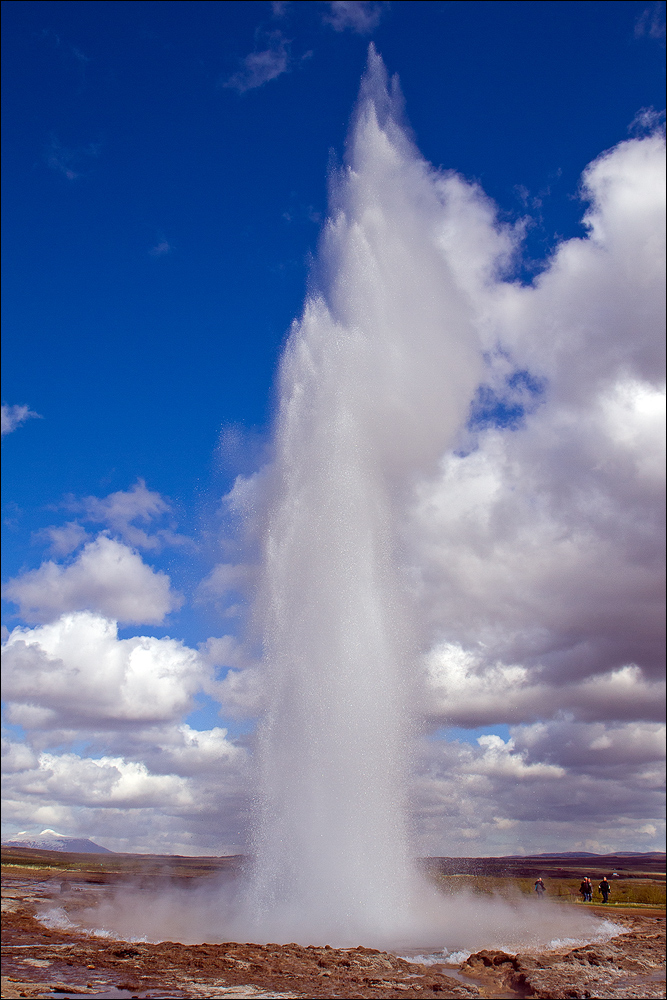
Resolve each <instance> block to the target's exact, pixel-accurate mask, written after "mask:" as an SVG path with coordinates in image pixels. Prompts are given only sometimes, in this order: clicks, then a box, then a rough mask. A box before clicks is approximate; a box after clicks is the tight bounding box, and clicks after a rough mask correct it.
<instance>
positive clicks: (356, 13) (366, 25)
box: [323, 0, 383, 35]
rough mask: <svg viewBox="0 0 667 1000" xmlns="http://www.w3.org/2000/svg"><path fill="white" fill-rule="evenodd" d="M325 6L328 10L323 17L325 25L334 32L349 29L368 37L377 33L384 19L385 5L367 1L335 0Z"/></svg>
mask: <svg viewBox="0 0 667 1000" xmlns="http://www.w3.org/2000/svg"><path fill="white" fill-rule="evenodd" d="M325 6H326V7H327V8H328V10H327V11H326V13H325V14H324V16H323V20H324V23H325V24H328V25H330V26H331V27H332V28H333V29H334V31H345V30H346V28H349V29H350V30H351V31H355V32H356V33H357V34H359V35H368V34H370V33H371V32H372V31H375V29H376V28H377V26H378V24H379V23H380V18H381V17H382V8H383V4H381V3H373V2H367V0H356V2H355V0H333V2H331V3H327V4H325Z"/></svg>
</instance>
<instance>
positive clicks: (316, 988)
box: [2, 869, 665, 1000]
mask: <svg viewBox="0 0 667 1000" xmlns="http://www.w3.org/2000/svg"><path fill="white" fill-rule="evenodd" d="M70 888H71V887H70V886H69V885H65V886H64V887H63V883H62V882H61V875H60V874H57V873H56V872H53V873H52V872H49V871H46V870H41V871H33V872H30V873H27V872H25V871H20V870H16V869H15V870H14V872H12V870H11V869H10V870H9V874H8V875H6V876H3V956H4V957H3V974H4V975H3V983H2V996H3V997H7V998H12V997H40V996H59V997H74V996H77V995H97V996H98V997H101V996H105V995H107V996H116V997H132V996H150V997H163V998H171V997H173V998H177V997H197V998H205V997H236V998H251V997H252V998H254V1000H261V998H264V997H266V998H278V997H313V998H315V997H331V998H333V997H341V998H344V997H359V998H366V997H383V998H392V997H403V998H407V997H410V996H414V997H417V996H418V997H422V998H428V997H438V998H446V997H486V998H503V997H545V998H546V997H551V998H554V1000H556V998H561V997H573V998H574V997H582V998H583V997H599V998H625V997H664V996H665V971H664V970H665V964H664V959H665V954H664V942H665V917H664V911H662V912H661V911H659V910H648V909H645V910H641V911H639V910H636V911H627V912H624V913H621V912H619V911H618V910H615V911H614V921H615V922H616V923H618V924H621V925H623V927H624V928H625V929H626V931H627V933H625V934H620V935H619V936H617V937H615V938H612V939H611V940H610V941H608V942H607V943H606V944H592V945H588V946H586V947H579V948H574V949H569V950H563V951H561V952H548V953H543V954H540V955H528V954H526V955H522V954H518V955H509V954H506V953H504V952H498V951H480V952H477V953H476V954H474V955H471V956H470V958H469V959H468V960H467V961H466V962H464V963H463V964H462V965H460V966H458V967H456V968H452V967H450V966H446V965H428V966H424V965H418V964H415V963H413V962H407V961H405V960H404V959H401V958H398V957H396V956H394V955H391V954H387V953H384V952H379V951H375V950H373V949H370V948H363V947H358V948H352V949H344V950H343V949H333V948H329V947H324V948H322V947H302V946H300V945H296V944H287V945H271V944H269V945H257V944H238V943H225V944H215V945H213V944H211V945H209V944H204V945H182V944H177V943H173V942H162V943H160V944H143V943H130V942H126V941H120V940H112V939H109V938H99V937H91V936H87V935H84V934H81V933H79V932H78V931H76V930H71V929H57V928H50V929H49V928H47V927H45V926H44V925H43V924H42V923H40V922H39V921H38V920H37V919H36V914H38V913H39V912H41V911H42V910H43V909H44V906H45V904H48V903H49V901H55V902H58V903H59V904H62V902H63V891H64V892H65V893H66V894H67V892H68V890H69V889H70ZM564 905H567V904H564Z"/></svg>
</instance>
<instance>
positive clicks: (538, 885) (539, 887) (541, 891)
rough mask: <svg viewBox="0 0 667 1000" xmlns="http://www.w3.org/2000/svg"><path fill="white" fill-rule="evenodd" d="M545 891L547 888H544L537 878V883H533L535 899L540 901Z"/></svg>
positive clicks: (540, 880)
mask: <svg viewBox="0 0 667 1000" xmlns="http://www.w3.org/2000/svg"><path fill="white" fill-rule="evenodd" d="M546 891H547V887H546V886H545V884H544V882H543V881H542V879H541V878H538V879H537V881H536V882H535V892H536V893H537V898H538V899H542V896H543V895H544V893H545V892H546Z"/></svg>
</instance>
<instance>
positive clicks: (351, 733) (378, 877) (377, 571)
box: [250, 47, 478, 944]
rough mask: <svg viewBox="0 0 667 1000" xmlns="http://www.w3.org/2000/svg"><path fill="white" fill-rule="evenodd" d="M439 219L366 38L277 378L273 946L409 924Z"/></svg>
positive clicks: (446, 298)
mask: <svg viewBox="0 0 667 1000" xmlns="http://www.w3.org/2000/svg"><path fill="white" fill-rule="evenodd" d="M441 215H442V205H441V203H440V201H439V197H438V194H437V190H436V186H435V185H434V182H433V173H432V170H431V168H430V167H429V166H428V165H427V164H426V163H425V162H424V161H423V160H422V159H421V157H420V156H419V154H418V152H417V150H416V149H415V148H414V146H413V144H412V142H411V141H410V140H409V139H408V137H407V136H406V133H405V130H404V127H403V125H402V124H401V98H400V93H399V91H398V87H397V85H396V84H395V83H394V85H393V86H392V87H391V88H390V87H389V86H388V82H387V78H386V72H385V69H384V65H383V63H382V60H381V59H380V57H379V56H378V55H377V54H376V53H375V51H374V49H373V48H372V47H371V50H370V53H369V64H368V68H367V71H366V75H365V77H364V79H363V81H362V86H361V92H360V96H359V101H358V105H357V108H356V112H355V115H354V118H353V123H352V126H351V130H350V135H349V139H348V145H347V153H346V159H345V166H344V168H343V169H342V170H341V171H340V173H339V174H338V175H336V177H334V178H333V179H332V186H331V197H330V211H329V219H328V222H327V223H326V226H325V229H324V232H323V234H322V238H321V241H320V247H319V252H318V259H317V263H316V266H315V268H314V273H313V279H312V287H313V291H312V293H311V294H310V295H309V297H308V299H307V301H306V303H305V306H304V311H303V315H302V317H301V319H300V320H299V321H298V322H296V323H295V324H294V326H293V328H292V330H291V333H290V337H289V339H288V342H287V345H286V348H285V351H284V355H283V358H282V361H281V366H280V374H279V386H278V389H279V408H278V414H277V420H276V428H275V449H276V454H275V462H274V465H273V469H272V473H271V484H270V498H271V499H270V504H269V510H268V515H267V518H266V523H265V527H264V550H263V575H262V584H261V588H260V594H259V598H258V602H257V608H256V621H257V624H258V627H259V629H260V630H261V635H262V639H263V646H264V674H265V685H266V690H267V695H268V697H267V704H268V708H267V711H266V714H265V717H264V719H263V721H262V724H261V726H260V730H259V733H258V746H257V759H258V773H259V786H258V816H257V823H256V830H255V841H254V854H255V863H254V868H253V870H252V878H251V888H250V900H251V905H252V910H253V914H254V920H255V923H256V926H257V933H258V935H259V934H260V932H261V933H262V934H264V935H265V936H266V935H268V936H269V937H270V938H271V939H272V940H278V941H281V940H282V941H289V940H295V939H296V940H302V941H304V940H306V939H308V941H310V942H311V943H315V942H317V941H320V942H327V943H331V944H358V943H360V942H362V941H363V943H366V944H368V943H371V942H373V941H387V940H390V939H396V938H399V937H400V936H401V935H402V934H403V933H404V932H405V931H406V928H407V927H408V926H409V923H410V920H411V912H410V908H411V903H410V900H411V894H412V893H413V888H414V885H415V880H416V876H415V873H414V871H413V868H412V862H411V851H410V840H409V831H408V821H407V809H406V795H405V792H406V780H407V769H408V765H409V745H410V731H409V717H410V701H411V683H410V669H411V664H412V662H413V660H414V655H415V640H414V637H413V625H412V620H411V609H410V605H409V602H408V601H407V600H406V598H405V596H404V587H403V585H402V582H401V565H400V543H399V538H400V518H401V513H402V510H403V507H404V504H405V502H406V498H407V496H408V495H409V489H410V485H411V483H412V482H413V480H414V477H415V476H416V475H417V474H418V473H419V472H420V471H423V470H424V469H426V468H427V467H428V466H429V464H430V463H432V462H433V461H435V459H436V458H437V457H438V455H439V454H441V452H442V449H443V448H444V447H445V446H446V444H447V443H448V441H449V440H450V439H451V436H452V434H453V433H454V431H455V430H456V428H457V427H458V426H459V424H460V422H461V419H462V417H463V416H464V414H465V412H466V408H467V405H468V400H469V399H470V396H471V393H472V391H473V388H474V385H475V381H476V376H477V372H478V361H477V357H478V352H477V349H476V346H475V338H474V335H473V334H472V332H471V329H470V326H469V324H468V319H467V309H466V306H465V304H464V303H463V302H462V300H461V298H460V296H459V293H458V292H457V290H456V288H455V286H454V283H453V281H452V279H451V277H450V275H449V273H448V270H447V266H446V263H445V261H444V258H443V255H442V253H441V251H440V249H439V246H438V236H437V233H438V223H439V222H440V219H441Z"/></svg>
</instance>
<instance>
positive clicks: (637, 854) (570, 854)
mask: <svg viewBox="0 0 667 1000" xmlns="http://www.w3.org/2000/svg"><path fill="white" fill-rule="evenodd" d="M664 856H665V855H664V852H661V851H643V852H642V851H613V852H612V853H610V854H591V852H590V851H562V852H561V853H560V854H557V853H555V852H554V853H547V854H521V855H519V854H511V855H508V858H510V859H512V860H515V859H516V860H524V861H527V860H530V859H531V858H664Z"/></svg>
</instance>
